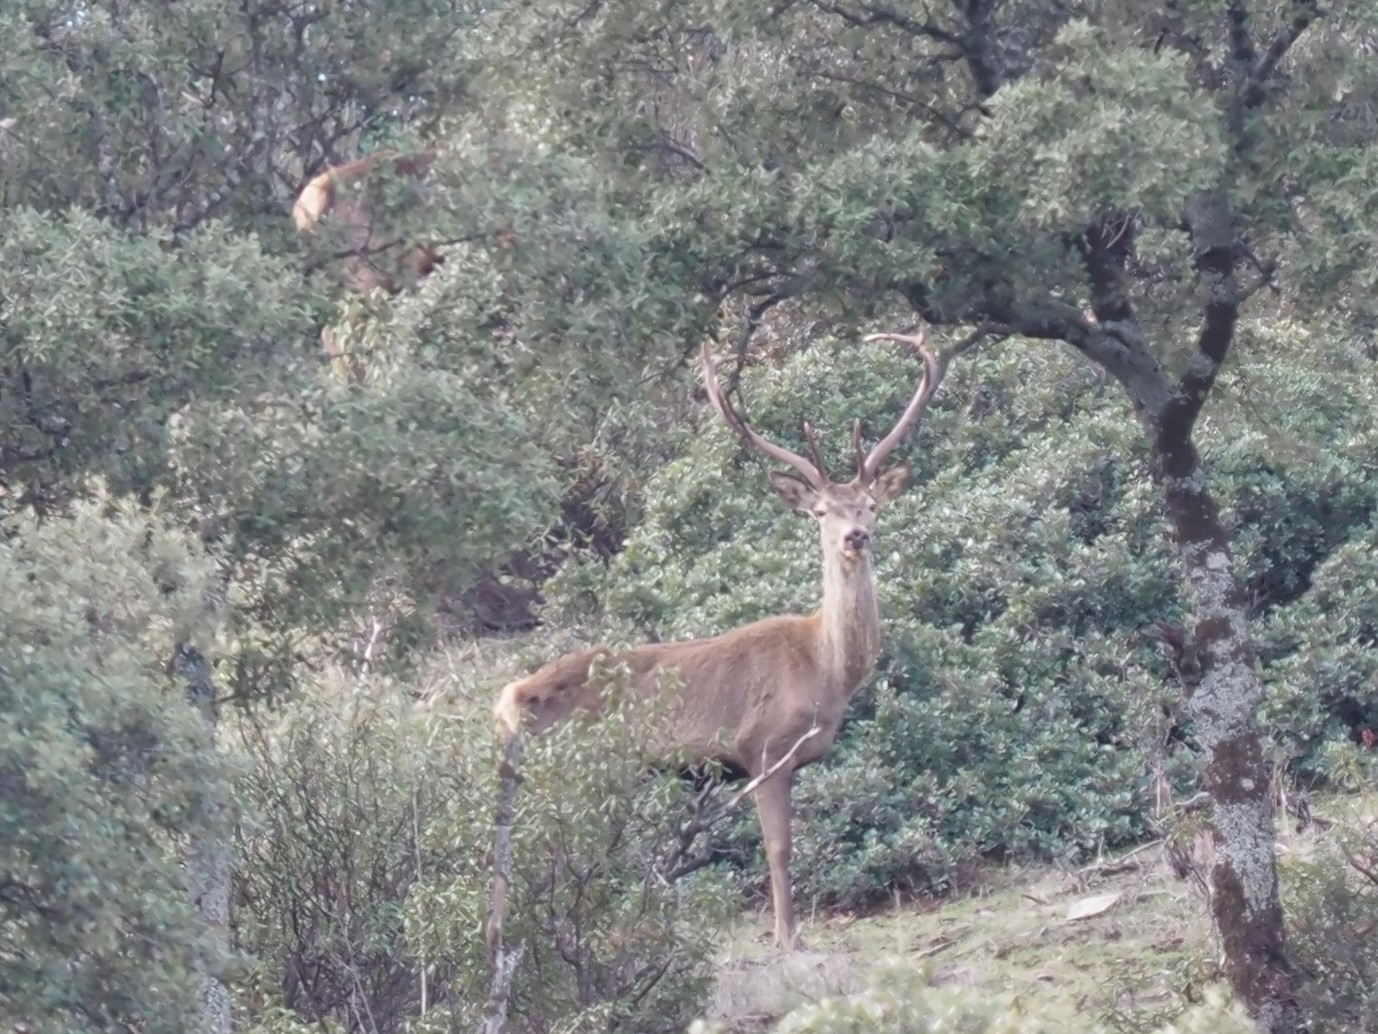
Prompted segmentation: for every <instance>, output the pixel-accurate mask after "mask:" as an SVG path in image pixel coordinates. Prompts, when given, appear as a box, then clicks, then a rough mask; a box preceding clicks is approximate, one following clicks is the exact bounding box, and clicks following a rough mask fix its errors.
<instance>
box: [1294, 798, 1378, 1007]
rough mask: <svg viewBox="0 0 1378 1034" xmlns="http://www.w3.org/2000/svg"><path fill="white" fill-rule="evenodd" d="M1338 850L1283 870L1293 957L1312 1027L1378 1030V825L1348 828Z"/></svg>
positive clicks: (1339, 836)
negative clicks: (1377, 1000) (1376, 999)
mask: <svg viewBox="0 0 1378 1034" xmlns="http://www.w3.org/2000/svg"><path fill="white" fill-rule="evenodd" d="M1337 844H1338V849H1327V850H1326V851H1325V852H1324V853H1323V854H1321V855H1319V856H1317V857H1316V858H1314V859H1311V860H1307V861H1301V862H1295V863H1292V864H1288V865H1286V866H1285V867H1284V868H1283V872H1282V887H1283V904H1284V907H1285V908H1286V910H1287V935H1288V941H1289V945H1288V956H1289V958H1290V959H1291V960H1292V964H1293V967H1294V969H1295V971H1296V977H1297V993H1298V996H1299V997H1300V998H1301V1000H1302V1015H1303V1016H1304V1017H1305V1023H1306V1028H1305V1029H1306V1030H1309V1031H1315V1032H1317V1034H1331V1032H1334V1034H1339V1032H1344V1034H1370V1032H1372V1031H1378V1016H1376V1015H1375V1014H1374V1011H1373V1001H1374V997H1375V995H1378V936H1375V931H1376V930H1378V825H1375V824H1374V822H1373V821H1372V820H1368V821H1365V822H1363V823H1356V824H1353V825H1347V826H1346V827H1344V828H1342V829H1341V830H1340V831H1339V832H1338V834H1337Z"/></svg>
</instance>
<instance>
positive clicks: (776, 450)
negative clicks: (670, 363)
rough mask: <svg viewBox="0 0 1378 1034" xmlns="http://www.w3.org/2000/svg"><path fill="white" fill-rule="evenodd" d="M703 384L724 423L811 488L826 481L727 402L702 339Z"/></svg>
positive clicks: (824, 477)
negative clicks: (753, 426) (759, 431)
mask: <svg viewBox="0 0 1378 1034" xmlns="http://www.w3.org/2000/svg"><path fill="white" fill-rule="evenodd" d="M703 386H704V388H705V389H706V390H707V392H708V401H710V402H712V403H713V408H714V409H716V410H717V411H718V414H719V415H720V416H721V417H722V418H723V420H725V421H726V422H727V426H728V427H730V428H732V430H734V431H736V432H737V433H738V434H739V435H741V436H742V437H743V438H745V439H746V440H747V441H748V442H750V443H751V444H752V445H754V446H755V447H756V448H757V449H759V450H760V451H761V452H763V453H765V454H766V455H767V456H769V457H770V458H771V459H773V460H778V461H779V462H781V463H785V464H788V465H789V466H791V467H793V468H794V469H795V470H796V471H798V472H799V473H800V474H801V475H802V476H803V478H804V480H805V481H807V482H808V483H809V484H810V485H812V486H813V487H814V488H822V487H823V486H824V485H825V484H826V483H827V475H826V474H824V473H823V472H822V468H821V467H818V468H815V466H814V465H813V464H811V463H810V462H809V461H808V460H806V459H804V457H803V456H800V455H799V454H798V453H797V452H790V451H789V450H788V449H786V448H783V447H782V446H779V445H776V444H775V443H774V442H771V441H767V440H766V439H765V438H763V437H761V436H760V435H759V434H757V433H756V432H755V431H753V430H752V429H751V425H750V424H748V423H747V422H746V418H745V417H744V416H742V415H741V414H740V413H738V412H737V411H736V410H735V409H733V408H732V406H731V405H729V404H728V401H727V399H725V398H724V397H723V393H722V387H721V386H720V385H719V384H718V363H717V360H716V359H714V358H713V356H712V355H711V354H710V353H709V351H708V342H707V341H705V342H704V343H703Z"/></svg>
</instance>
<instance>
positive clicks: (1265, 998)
mask: <svg viewBox="0 0 1378 1034" xmlns="http://www.w3.org/2000/svg"><path fill="white" fill-rule="evenodd" d="M1173 423H1174V421H1173V420H1172V419H1171V416H1170V415H1167V416H1166V418H1165V420H1164V423H1163V425H1162V426H1161V427H1160V428H1159V429H1158V434H1157V437H1156V440H1155V442H1154V443H1153V445H1154V459H1155V461H1156V462H1155V468H1156V469H1155V473H1156V475H1157V480H1158V483H1159V487H1160V489H1161V491H1162V498H1163V506H1164V510H1165V511H1166V514H1167V518H1168V521H1169V523H1170V524H1171V526H1172V530H1173V535H1174V538H1175V539H1176V542H1177V549H1178V555H1179V557H1180V558H1181V563H1182V568H1183V573H1184V575H1185V577H1186V580H1187V583H1188V585H1189V586H1190V589H1191V597H1192V603H1193V610H1194V618H1195V629H1194V634H1193V638H1194V645H1195V650H1196V653H1197V660H1198V662H1199V665H1200V673H1201V678H1200V682H1199V684H1198V685H1197V686H1196V687H1195V689H1194V691H1193V692H1191V694H1190V701H1189V704H1190V711H1189V713H1190V715H1191V718H1192V722H1193V725H1194V728H1195V732H1196V737H1197V740H1198V741H1199V742H1200V744H1201V747H1202V749H1203V750H1204V751H1205V754H1206V789H1207V791H1208V792H1209V793H1210V796H1211V802H1212V825H1213V827H1214V835H1215V844H1216V852H1215V865H1214V867H1213V869H1212V871H1211V917H1212V919H1213V920H1214V923H1215V928H1216V930H1217V932H1218V933H1219V935H1220V939H1221V944H1222V947H1223V949H1224V955H1225V974H1226V976H1227V978H1228V979H1229V982H1230V985H1231V987H1233V989H1234V992H1235V994H1237V995H1238V996H1239V998H1240V999H1241V1001H1243V1002H1244V1003H1245V1005H1246V1007H1247V1008H1248V1010H1249V1012H1250V1014H1251V1015H1253V1016H1254V1017H1255V1019H1256V1021H1257V1023H1258V1030H1259V1032H1260V1034H1291V1032H1293V1031H1296V1030H1297V1029H1298V1026H1299V1022H1300V1009H1299V1006H1298V1003H1297V1000H1296V998H1295V997H1294V996H1293V993H1292V973H1291V968H1290V967H1289V966H1288V963H1287V957H1286V954H1285V934H1284V928H1283V915H1282V905H1281V903H1280V901H1279V899H1278V880H1277V867H1276V864H1275V857H1274V835H1275V833H1274V830H1275V826H1274V817H1273V806H1272V798H1271V796H1270V794H1269V772H1268V769H1267V766H1266V765H1265V763H1264V759H1263V750H1262V745H1261V742H1260V738H1259V733H1258V727H1257V723H1256V722H1255V717H1254V715H1255V711H1256V710H1257V707H1258V703H1259V700H1260V698H1261V696H1262V684H1261V683H1260V682H1259V678H1258V672H1257V670H1256V668H1255V664H1254V647H1253V641H1252V638H1251V636H1250V631H1249V619H1248V611H1247V608H1246V601H1245V598H1244V593H1243V589H1242V586H1241V585H1240V582H1239V579H1238V577H1237V576H1236V574H1235V568H1234V560H1233V557H1232V556H1231V554H1230V541H1229V535H1228V533H1227V532H1226V530H1225V528H1224V527H1223V526H1222V524H1221V523H1220V512H1219V509H1218V508H1217V506H1216V504H1215V500H1214V499H1213V498H1212V496H1211V494H1210V490H1209V489H1208V488H1207V483H1206V472H1205V469H1204V468H1203V467H1202V465H1201V459H1200V456H1199V455H1198V453H1197V451H1196V447H1195V445H1194V444H1193V443H1192V441H1191V438H1190V431H1189V430H1187V432H1186V434H1185V435H1184V434H1182V431H1183V428H1182V427H1180V426H1177V427H1174V426H1172V425H1173Z"/></svg>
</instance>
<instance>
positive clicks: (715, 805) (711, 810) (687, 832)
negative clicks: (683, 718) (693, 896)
mask: <svg viewBox="0 0 1378 1034" xmlns="http://www.w3.org/2000/svg"><path fill="white" fill-rule="evenodd" d="M822 731H823V729H822V727H821V726H819V725H817V724H814V725H813V726H811V727H810V728H809V729H808V730H807V731H806V732H805V733H804V734H803V735H802V736H800V737H799V738H798V739H797V740H795V741H794V745H793V746H792V747H790V749H789V750H787V751H785V753H784V754H783V755H782V756H781V757H780V758H779V759H778V760H777V761H776V762H775V763H774V764H773V765H771V766H770V767H768V768H767V769H765V770H764V771H763V772H761V773H760V774H759V775H757V776H755V777H754V778H753V779H751V781H750V782H748V783H747V784H746V785H745V786H744V787H742V788H741V789H740V790H739V791H737V792H736V793H735V794H733V795H732V796H731V797H729V798H728V799H727V800H726V801H722V802H719V801H718V800H717V793H718V789H719V788H718V786H717V785H714V784H711V783H710V784H709V785H708V786H705V787H704V788H703V790H702V791H700V793H699V795H698V796H697V797H696V798H695V799H694V810H693V812H692V813H691V815H690V816H689V819H688V820H687V821H686V822H685V823H684V824H683V825H682V826H681V827H680V831H679V842H678V844H677V845H676V847H675V850H674V852H673V853H672V854H671V855H670V857H669V858H667V859H666V861H665V863H664V864H665V866H666V867H667V868H668V871H666V872H665V873H664V875H663V876H662V877H661V878H662V879H663V880H664V881H665V882H666V883H673V882H675V881H676V880H679V879H682V878H684V877H685V876H687V875H689V874H690V873H691V872H697V871H698V870H699V869H702V868H703V867H704V866H706V865H708V864H709V862H711V861H712V858H713V856H712V853H711V851H710V850H708V849H705V850H703V851H700V852H698V853H697V854H691V851H692V850H693V846H694V844H695V843H696V842H697V841H698V839H699V838H700V837H701V836H703V835H704V834H706V833H711V832H712V830H713V828H714V827H715V826H717V825H718V824H719V823H721V822H722V821H723V820H724V819H725V818H727V816H729V815H731V814H732V813H733V812H734V811H736V810H737V809H738V808H739V807H741V804H742V802H743V801H744V800H746V799H747V798H748V797H749V796H751V795H752V794H753V793H755V792H756V791H757V790H758V789H760V787H761V784H762V783H764V782H765V781H766V780H768V779H771V778H774V777H775V776H776V775H778V774H779V773H780V772H781V771H783V770H784V769H785V768H786V767H787V766H789V765H790V764H791V763H792V762H793V761H794V759H795V757H796V756H797V755H798V754H799V750H800V748H802V747H803V746H804V744H805V743H807V742H808V741H809V740H811V739H813V738H814V737H815V736H817V735H818V734H819V733H821V732H822Z"/></svg>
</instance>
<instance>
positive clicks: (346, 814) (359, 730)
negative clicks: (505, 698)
mask: <svg viewBox="0 0 1378 1034" xmlns="http://www.w3.org/2000/svg"><path fill="white" fill-rule="evenodd" d="M469 674H471V672H466V673H465V675H466V677H467V675H469ZM450 686H451V688H452V689H455V688H456V687H457V680H456V679H455V678H452V679H451V681H450ZM460 692H462V691H457V692H454V693H450V694H442V695H440V696H439V697H438V698H437V700H438V703H437V706H436V708H435V709H429V710H428V709H418V708H417V707H415V706H414V705H413V704H412V702H411V695H410V694H409V693H408V692H407V691H406V690H405V687H400V686H395V685H390V684H388V683H387V682H386V681H384V680H374V681H372V682H370V683H369V684H367V685H350V684H348V680H344V679H338V680H331V681H330V682H327V683H325V684H322V685H319V686H317V687H315V688H314V689H313V690H312V691H311V692H309V693H308V694H306V695H305V696H304V697H303V698H302V699H301V700H299V701H297V702H295V703H294V704H292V705H291V706H289V707H286V708H284V709H283V710H281V711H280V712H279V713H277V714H275V715H274V716H273V717H272V718H271V720H266V721H264V722H262V723H257V724H248V723H246V725H245V740H246V744H247V745H248V747H249V749H250V751H251V753H252V754H253V756H254V758H255V761H256V767H255V769H254V772H253V773H252V775H251V776H250V777H249V778H248V779H247V780H246V791H247V796H248V802H247V805H248V809H249V814H250V815H251V816H253V821H252V822H251V823H246V824H245V826H244V828H243V830H242V838H241V840H242V850H243V862H242V869H241V876H240V895H239V896H240V905H239V907H238V909H237V915H238V917H239V919H238V928H237V934H238V937H239V942H240V944H241V946H242V947H243V948H244V949H245V950H246V951H249V952H251V953H252V954H254V955H255V956H256V957H257V958H258V960H259V968H258V970H257V971H256V974H255V976H254V979H253V980H252V981H251V986H250V990H249V991H248V993H246V994H245V995H244V996H243V997H242V1000H241V1007H242V1008H243V1010H244V1011H245V1012H246V1013H247V1014H249V1015H250V1017H251V1018H252V1019H253V1021H254V1023H255V1024H256V1028H255V1029H258V1030H259V1031H261V1032H264V1034H266V1032H269V1031H271V1032H274V1034H285V1032H287V1031H290V1030H293V1029H294V1027H293V1025H294V1024H296V1023H301V1022H306V1023H333V1024H335V1025H337V1026H338V1029H340V1030H361V1031H362V1030H367V1031H369V1032H370V1034H377V1032H387V1031H397V1030H401V1029H403V1028H404V1027H405V1028H407V1029H411V1030H420V1031H429V1030H435V1031H442V1030H444V1031H448V1030H451V1029H472V1028H473V1027H475V1026H476V1024H477V1021H478V1019H479V1012H480V1010H481V1007H482V1004H483V1002H484V999H485V996H486V994H487V991H488V980H489V966H488V959H487V954H486V947H485V944H484V938H483V934H482V927H483V922H484V920H485V918H486V916H487V911H488V895H489V890H490V886H491V872H490V865H491V858H490V853H491V849H492V844H493V835H494V825H493V819H494V807H495V804H496V799H497V796H496V795H497V790H496V778H495V773H496V768H497V758H496V751H495V750H494V747H493V735H492V731H491V728H492V727H491V721H490V720H488V719H487V717H486V713H485V712H486V708H476V707H474V706H472V705H470V704H468V703H467V701H463V700H461V699H460ZM636 721H639V719H638V718H637V717H636V716H635V715H633V714H632V713H631V712H630V711H621V710H614V711H613V712H612V713H610V714H609V715H608V716H607V717H606V719H605V720H604V721H601V722H599V723H596V724H591V725H590V724H586V723H571V724H569V725H566V726H563V727H561V728H560V729H559V730H557V731H556V732H555V733H554V734H552V735H550V736H548V737H542V738H538V739H536V740H534V741H533V742H531V743H530V744H528V746H527V751H526V756H525V758H524V760H523V762H522V766H521V768H522V774H523V782H522V784H521V788H520V790H519V793H518V798H517V801H518V815H517V821H516V825H515V829H514V834H513V847H514V863H513V880H512V890H511V892H510V894H509V903H508V908H507V917H506V922H505V924H504V928H505V932H506V938H507V941H508V944H509V946H514V945H516V944H517V943H521V944H523V945H524V956H523V959H522V962H521V964H520V966H519V968H518V970H517V973H516V978H515V981H514V983H513V987H512V996H511V1006H510V1012H509V1027H508V1029H509V1030H512V1031H514V1032H532V1034H537V1032H545V1031H551V1030H556V1029H559V1030H594V1029H597V1030H602V1029H608V1028H609V1027H610V1026H611V1025H615V1024H616V1023H618V1022H624V1021H625V1020H626V1019H627V1017H629V1016H631V1015H633V1014H634V1015H635V1016H636V1017H637V1020H636V1029H638V1030H645V1031H648V1032H650V1031H658V1030H665V1031H670V1030H682V1029H683V1027H684V1024H685V1023H687V1022H688V1020H689V1019H690V1018H691V1017H692V1016H693V1015H694V1014H695V1012H696V1011H697V1010H698V1009H699V1008H700V1007H701V1002H702V998H703V995H704V994H706V991H707V982H708V978H709V974H710V964H709V953H710V950H711V945H712V943H713V942H712V939H711V929H712V924H713V923H714V921H715V919H716V918H718V917H719V916H720V915H721V914H722V909H721V908H720V907H718V905H717V902H719V901H720V900H722V897H723V896H722V895H721V894H720V893H719V891H718V890H717V887H716V884H715V883H714V881H713V880H712V879H711V878H710V877H709V876H708V875H706V874H704V875H700V876H699V877H698V878H697V879H696V880H689V881H685V882H683V883H679V884H667V883H664V882H662V881H660V880H659V879H658V878H657V872H658V869H657V867H656V865H655V864H654V862H655V860H656V858H657V857H658V856H659V855H660V853H661V852H662V851H663V848H664V845H665V844H666V842H667V841H671V840H673V839H674V837H673V832H674V822H675V820H676V819H677V818H679V817H680V816H681V815H682V814H683V804H684V795H685V789H684V788H683V787H682V785H681V784H680V783H679V781H678V780H676V779H673V778H668V777H655V776H651V775H648V774H647V772H646V769H645V766H644V764H643V762H641V761H640V760H639V758H638V757H637V756H636V755H635V753H634V752H633V751H631V750H629V749H628V745H629V744H634V743H635V742H637V741H638V739H639V735H638V733H637V731H636V728H635V727H634V723H635V722H636ZM280 974H285V978H283V979H281V980H279V975H280Z"/></svg>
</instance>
